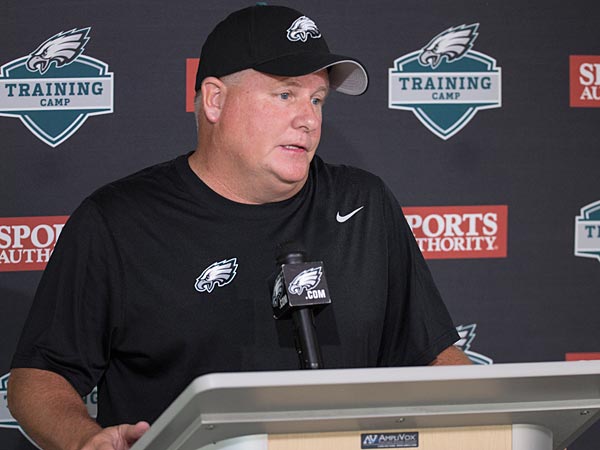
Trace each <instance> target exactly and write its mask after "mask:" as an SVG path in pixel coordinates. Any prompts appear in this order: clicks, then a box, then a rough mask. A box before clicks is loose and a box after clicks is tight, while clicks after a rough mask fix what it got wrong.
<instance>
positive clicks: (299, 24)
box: [287, 16, 321, 42]
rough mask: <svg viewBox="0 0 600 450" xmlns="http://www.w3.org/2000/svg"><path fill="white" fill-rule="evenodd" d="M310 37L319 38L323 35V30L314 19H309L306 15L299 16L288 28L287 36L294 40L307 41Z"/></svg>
mask: <svg viewBox="0 0 600 450" xmlns="http://www.w3.org/2000/svg"><path fill="white" fill-rule="evenodd" d="M309 37H311V38H313V39H319V38H320V37H321V32H320V31H319V29H318V28H317V25H316V24H315V23H314V22H313V21H312V19H309V18H308V17H306V16H301V17H298V18H297V19H296V20H294V23H292V25H291V26H290V27H289V28H288V29H287V38H288V40H290V41H292V42H296V41H302V42H306V41H307V40H308V38H309Z"/></svg>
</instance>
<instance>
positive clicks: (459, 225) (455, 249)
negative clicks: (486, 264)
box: [402, 205, 508, 259]
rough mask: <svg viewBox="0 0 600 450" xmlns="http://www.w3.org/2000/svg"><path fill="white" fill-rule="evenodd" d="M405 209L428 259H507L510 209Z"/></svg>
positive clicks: (435, 207)
mask: <svg viewBox="0 0 600 450" xmlns="http://www.w3.org/2000/svg"><path fill="white" fill-rule="evenodd" d="M402 209H403V211H404V215H405V216H406V220H407V222H408V225H409V226H410V228H411V230H412V232H413V234H414V235H415V238H416V240H417V243H418V244H419V248H420V249H421V252H422V253H423V256H424V257H425V258H426V259H451V258H506V255H507V234H508V232H507V229H508V225H507V222H508V206H507V205H483V206H423V207H405V208H402Z"/></svg>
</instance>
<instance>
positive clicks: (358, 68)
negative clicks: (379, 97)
mask: <svg viewBox="0 0 600 450" xmlns="http://www.w3.org/2000/svg"><path fill="white" fill-rule="evenodd" d="M253 69H255V70H258V71H259V72H264V73H268V74H271V75H280V76H284V77H297V76H302V75H308V74H309V73H314V72H318V71H319V70H323V69H329V87H330V88H331V89H333V90H335V91H338V92H341V93H342V94H348V95H361V94H363V93H364V92H365V91H366V90H367V87H368V86H369V76H368V75H367V71H366V70H365V68H364V66H363V65H362V64H361V63H360V62H358V61H357V60H355V59H352V58H348V57H347V56H341V55H333V54H331V53H326V54H316V55H315V54H314V53H297V54H293V55H286V56H282V57H281V58H276V59H272V60H269V61H266V62H263V63H260V64H257V65H255V66H254V67H253Z"/></svg>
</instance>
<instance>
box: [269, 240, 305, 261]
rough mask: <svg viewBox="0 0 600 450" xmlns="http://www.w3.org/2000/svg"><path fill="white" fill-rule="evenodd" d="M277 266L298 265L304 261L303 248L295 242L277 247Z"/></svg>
mask: <svg viewBox="0 0 600 450" xmlns="http://www.w3.org/2000/svg"><path fill="white" fill-rule="evenodd" d="M276 260H277V265H281V264H298V263H301V262H304V261H306V250H305V249H304V246H303V245H301V244H299V243H298V242H296V241H288V242H283V243H281V244H279V245H278V246H277V257H276Z"/></svg>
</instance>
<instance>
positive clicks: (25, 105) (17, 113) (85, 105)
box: [0, 27, 113, 147]
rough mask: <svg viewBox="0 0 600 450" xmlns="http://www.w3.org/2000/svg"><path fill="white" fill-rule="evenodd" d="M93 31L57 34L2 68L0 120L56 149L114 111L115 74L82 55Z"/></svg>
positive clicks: (83, 29) (0, 78)
mask: <svg viewBox="0 0 600 450" xmlns="http://www.w3.org/2000/svg"><path fill="white" fill-rule="evenodd" d="M90 30H91V28H89V27H88V28H79V29H77V28H74V29H72V30H69V31H61V32H60V33H58V34H55V35H54V36H52V37H51V38H49V39H47V40H46V41H44V42H43V43H42V44H41V45H39V46H38V48H36V49H35V50H34V51H33V52H31V53H30V54H29V55H27V56H23V57H22V58H18V59H15V60H13V61H10V62H8V63H6V64H4V65H3V66H2V67H0V116H6V117H15V118H18V119H20V120H21V122H23V124H24V125H25V126H26V127H27V128H28V129H29V131H31V132H32V133H33V134H34V135H35V136H36V137H37V138H39V139H40V140H42V141H43V142H45V143H46V144H48V145H49V146H51V147H57V146H58V145H60V144H62V143H63V142H64V141H66V140H67V139H68V138H69V137H71V136H72V135H73V134H74V133H75V132H76V131H77V130H78V129H79V128H80V127H81V126H82V125H83V124H84V122H85V121H86V120H87V118H88V117H89V116H97V115H100V114H110V113H112V112H113V74H112V73H111V72H109V71H108V65H107V64H106V63H104V62H102V61H99V60H97V59H95V58H91V57H89V56H85V55H83V52H84V50H85V46H86V45H87V43H88V42H89V40H90V38H89V37H88V35H89V32H90Z"/></svg>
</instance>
